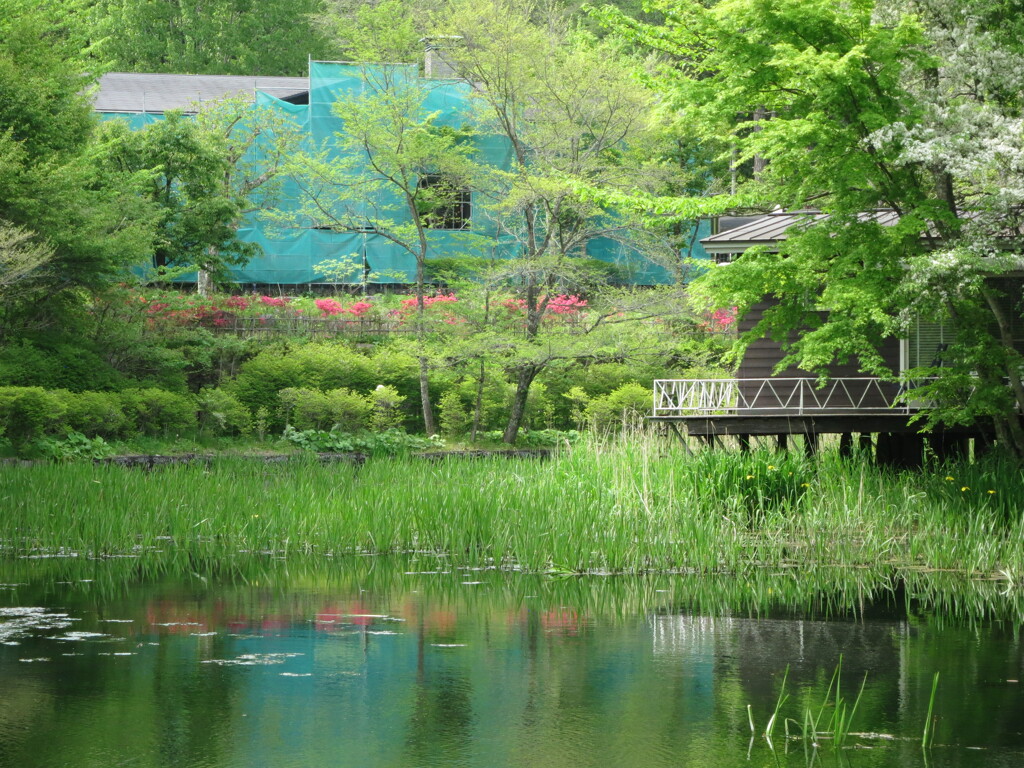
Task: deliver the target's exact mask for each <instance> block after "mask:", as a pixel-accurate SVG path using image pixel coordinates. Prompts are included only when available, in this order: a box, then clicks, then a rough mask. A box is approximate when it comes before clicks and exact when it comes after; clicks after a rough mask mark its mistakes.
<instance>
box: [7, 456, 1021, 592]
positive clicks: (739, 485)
mask: <svg viewBox="0 0 1024 768" xmlns="http://www.w3.org/2000/svg"><path fill="white" fill-rule="evenodd" d="M1021 491H1022V472H1021V469H1020V467H1018V466H1016V465H1014V464H1011V463H1008V462H1001V461H998V460H996V459H991V460H987V461H984V462H981V463H976V464H964V465H957V466H952V465H951V466H940V467H934V468H931V469H927V470H923V471H919V472H914V473H894V472H892V471H889V470H883V469H880V468H878V467H875V466H873V465H871V464H869V463H867V462H864V461H859V460H857V459H852V460H841V459H839V458H838V457H833V456H829V455H824V456H820V457H818V458H817V459H815V460H811V459H807V458H805V457H803V456H800V455H797V454H788V455H783V454H776V453H769V452H753V453H749V454H737V453H725V452H721V451H705V452H701V453H698V454H696V455H693V456H687V455H684V454H683V453H681V452H680V451H679V450H678V449H677V448H676V447H674V446H673V445H672V444H671V443H668V442H662V441H659V440H655V439H647V440H638V439H634V440H625V441H597V440H595V441H592V442H589V443H587V444H585V445H582V446H577V447H576V448H574V449H573V450H572V451H571V452H565V453H561V454H558V455H556V456H554V457H553V458H551V459H550V460H547V461H537V460H522V461H515V460H507V459H494V460H489V459H474V460H466V459H450V460H445V461H441V462H436V463H428V462H424V461H421V460H415V459H408V458H379V459H372V460H370V461H368V462H367V463H366V464H365V465H363V466H362V467H355V466H347V465H329V466H324V465H320V464H318V463H316V462H312V461H310V462H308V463H303V462H297V463H291V464H288V465H286V466H280V465H273V466H268V465H263V464H261V463H258V462H253V461H251V460H230V459H224V460H220V461H217V462H215V463H213V464H212V465H211V466H201V465H194V466H169V467H166V468H163V469H158V470H154V471H152V472H145V471H140V470H131V469H124V468H121V467H116V466H107V465H91V464H69V465H35V466H31V467H3V468H0V547H2V551H3V552H4V553H5V554H7V555H8V556H48V555H55V554H61V553H64V554H67V553H76V554H78V555H81V556H94V557H96V556H111V555H126V554H134V555H139V556H140V557H142V558H144V559H148V558H155V559H161V558H162V559H165V560H166V559H171V560H174V559H178V560H182V561H185V562H187V563H198V562H209V561H213V560H217V559H223V558H225V557H233V556H236V555H238V554H239V553H265V554H271V555H275V556H286V557H287V556H291V555H299V554H316V555H327V554H331V555H341V554H348V553H396V552H402V553H417V552H419V553H435V554H437V553H440V554H443V555H445V556H447V558H448V560H449V562H451V563H452V564H456V565H471V566H481V565H486V566H496V567H508V568H516V569H520V570H524V571H529V572H547V573H550V572H556V573H557V572H564V573H587V572H601V573H639V572H676V571H682V572H698V573H734V574H735V573H746V572H750V570H751V569H753V568H765V567H767V568H771V569H781V570H783V571H785V570H787V569H793V568H800V569H803V571H805V572H806V570H807V569H811V568H819V567H832V566H839V567H843V568H864V567H871V568H878V567H892V568H899V569H934V570H950V571H957V572H962V573H966V574H971V575H975V576H976V575H984V576H993V577H996V578H1000V579H1006V580H1008V581H1010V582H1017V581H1020V580H1021V577H1022V576H1024V522H1022V515H1021V502H1022V501H1024V493H1022V492H1021Z"/></svg>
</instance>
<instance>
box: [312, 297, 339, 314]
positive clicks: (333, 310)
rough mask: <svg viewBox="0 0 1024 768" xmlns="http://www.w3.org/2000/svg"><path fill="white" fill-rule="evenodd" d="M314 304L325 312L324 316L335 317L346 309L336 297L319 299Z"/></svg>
mask: <svg viewBox="0 0 1024 768" xmlns="http://www.w3.org/2000/svg"><path fill="white" fill-rule="evenodd" d="M314 304H316V308H317V309H319V310H320V311H321V312H323V313H324V317H333V316H334V315H340V314H341V313H342V312H343V311H344V310H342V308H341V304H339V303H338V302H337V301H335V300H334V299H317V300H316V301H315V302H314Z"/></svg>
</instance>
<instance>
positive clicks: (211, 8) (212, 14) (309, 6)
mask: <svg viewBox="0 0 1024 768" xmlns="http://www.w3.org/2000/svg"><path fill="white" fill-rule="evenodd" d="M323 5H324V4H323V2H322V0H287V1H285V0H261V1H260V3H259V4H258V6H257V5H256V4H254V3H253V2H251V0H212V1H211V0H175V2H146V1H145V0H99V2H97V3H96V4H95V5H94V8H93V13H92V18H91V22H92V28H91V31H92V32H93V34H94V35H95V38H96V39H101V40H103V44H102V48H101V55H102V57H103V58H104V59H105V60H106V61H110V62H111V63H112V67H113V68H114V69H115V70H116V71H121V72H172V73H177V72H189V73H196V74H205V75H250V76H251V75H263V76H269V75H289V76H293V77H300V76H302V75H305V74H306V67H307V62H308V57H309V56H310V55H311V56H312V57H313V58H314V59H331V58H335V57H336V56H337V53H338V51H337V49H336V48H335V47H334V46H332V45H331V44H330V43H329V42H328V41H327V39H326V38H325V36H324V34H323V30H322V25H321V24H319V23H317V21H316V19H315V16H314V15H315V14H316V13H317V12H319V11H321V10H322V9H323Z"/></svg>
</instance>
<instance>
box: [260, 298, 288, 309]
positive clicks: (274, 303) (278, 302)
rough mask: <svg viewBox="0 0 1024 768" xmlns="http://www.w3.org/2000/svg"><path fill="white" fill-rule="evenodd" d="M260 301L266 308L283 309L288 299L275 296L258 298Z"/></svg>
mask: <svg viewBox="0 0 1024 768" xmlns="http://www.w3.org/2000/svg"><path fill="white" fill-rule="evenodd" d="M260 301H262V302H263V303H264V304H266V305H267V306H268V307H283V306H286V305H287V304H288V299H285V298H281V297H277V296H260Z"/></svg>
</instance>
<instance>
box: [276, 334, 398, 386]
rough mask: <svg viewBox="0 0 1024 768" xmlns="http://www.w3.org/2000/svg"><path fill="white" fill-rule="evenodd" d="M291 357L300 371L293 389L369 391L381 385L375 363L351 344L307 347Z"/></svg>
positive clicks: (297, 350)
mask: <svg viewBox="0 0 1024 768" xmlns="http://www.w3.org/2000/svg"><path fill="white" fill-rule="evenodd" d="M292 356H293V357H294V358H295V362H296V364H297V365H298V368H299V381H298V382H297V383H295V384H294V385H292V386H299V387H309V388H310V389H319V390H322V391H324V392H327V391H328V390H332V389H352V390H355V391H356V392H369V391H370V390H372V389H373V388H374V387H375V386H377V384H379V383H380V379H379V377H378V375H377V366H376V365H374V363H373V361H372V360H371V359H370V358H369V357H367V356H366V355H364V354H362V353H360V352H359V351H357V350H355V349H353V348H352V347H351V346H350V345H348V344H339V343H317V344H305V345H303V346H301V347H299V348H297V349H296V350H295V351H294V352H292Z"/></svg>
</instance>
